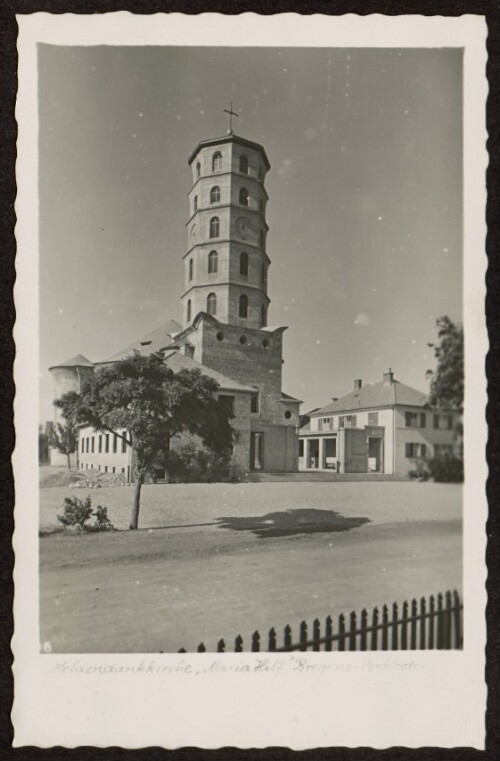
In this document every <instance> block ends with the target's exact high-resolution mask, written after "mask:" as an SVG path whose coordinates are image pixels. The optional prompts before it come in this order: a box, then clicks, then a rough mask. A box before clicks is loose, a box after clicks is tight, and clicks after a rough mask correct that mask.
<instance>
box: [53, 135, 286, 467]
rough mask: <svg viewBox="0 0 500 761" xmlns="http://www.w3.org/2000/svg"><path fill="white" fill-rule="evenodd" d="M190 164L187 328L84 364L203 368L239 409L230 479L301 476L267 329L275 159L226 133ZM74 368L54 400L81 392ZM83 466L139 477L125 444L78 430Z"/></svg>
mask: <svg viewBox="0 0 500 761" xmlns="http://www.w3.org/2000/svg"><path fill="white" fill-rule="evenodd" d="M188 162H189V166H190V169H191V177H192V184H191V188H190V190H189V193H188V200H189V213H188V221H187V237H188V243H187V251H186V254H185V255H184V257H183V262H184V273H185V286H184V292H183V293H182V295H181V303H182V314H183V324H182V325H180V324H178V323H177V322H176V321H174V320H170V321H169V322H168V323H166V324H165V325H163V326H161V327H160V328H158V329H156V330H155V331H153V332H152V333H150V334H148V335H147V336H144V337H143V338H141V339H139V340H138V341H135V342H133V343H131V344H130V345H129V346H127V347H126V349H124V350H123V351H121V352H118V353H117V354H115V355H113V356H112V357H110V358H108V359H105V360H103V361H101V362H97V363H95V364H92V363H90V362H88V360H85V362H86V363H88V365H85V367H86V368H87V369H88V368H89V367H90V372H93V371H95V370H96V369H98V368H99V366H104V365H109V364H112V363H114V362H117V361H119V360H120V359H123V358H124V357H126V356H128V355H130V354H131V353H132V352H133V351H138V352H139V353H141V354H150V353H152V352H154V351H161V352H163V353H164V356H165V362H166V364H167V365H168V366H170V367H172V368H173V369H174V370H175V369H180V368H181V367H188V368H198V369H199V370H200V371H201V372H202V373H204V374H206V375H209V376H210V377H213V378H215V379H216V380H217V382H218V383H219V392H218V393H219V396H222V397H225V398H227V401H228V404H230V406H231V409H232V410H233V414H234V417H233V421H232V423H233V427H234V428H235V431H236V440H235V444H234V452H233V457H232V462H231V475H232V476H234V477H243V476H245V475H246V474H247V473H248V472H249V471H252V470H254V471H259V470H262V471H274V472H276V471H281V472H292V471H296V470H297V469H298V436H297V430H298V425H299V406H300V400H298V399H295V398H294V397H291V396H289V395H287V394H285V393H284V392H283V391H282V364H283V333H284V331H285V330H286V328H285V327H284V326H279V327H268V325H267V311H268V306H269V302H270V299H269V296H268V287H267V283H268V268H269V265H270V259H269V256H268V254H267V250H266V236H267V230H268V226H267V222H266V206H267V200H268V197H267V193H266V190H265V186H264V182H265V176H266V173H267V171H268V170H269V168H270V164H269V160H268V158H267V156H266V153H265V150H264V148H263V147H262V146H261V145H259V144H258V143H254V142H252V141H250V140H247V139H245V138H241V137H238V136H237V135H234V134H233V133H232V132H229V133H228V134H227V135H225V136H223V137H218V138H214V139H211V140H203V141H202V142H200V143H199V144H198V145H197V146H196V148H195V149H194V150H193V151H192V153H191V154H190V156H189V159H188ZM83 359H85V358H83ZM63 367H64V368H66V373H65V377H64V379H61V377H60V373H59V370H60V368H63ZM77 369H78V371H79V368H77V367H75V366H74V364H73V365H72V367H71V368H70V369H68V366H67V363H64V364H63V365H61V366H58V367H53V368H51V372H52V374H53V377H54V381H55V398H57V397H58V396H61V395H62V393H64V392H65V391H68V390H79V389H78V388H76V385H75V384H77V383H79V380H78V378H79V376H78V373H77ZM69 375H71V379H72V382H73V384H74V387H73V388H70V386H71V383H69V385H68V378H69ZM66 376H67V377H66ZM172 445H173V446H174V447H175V441H174V442H173V444H172ZM78 467H79V468H80V469H81V470H88V469H95V468H97V469H98V470H101V471H103V470H104V471H105V472H112V473H123V474H125V475H126V476H127V478H128V479H130V478H131V477H132V471H133V468H132V463H131V459H130V452H129V451H127V446H126V445H125V446H124V445H122V443H121V441H120V440H119V439H117V441H115V440H114V438H113V436H112V435H110V436H109V437H108V438H107V439H106V435H103V436H101V435H100V434H98V433H96V432H93V431H92V430H91V429H89V428H82V429H81V430H80V442H79V451H78Z"/></svg>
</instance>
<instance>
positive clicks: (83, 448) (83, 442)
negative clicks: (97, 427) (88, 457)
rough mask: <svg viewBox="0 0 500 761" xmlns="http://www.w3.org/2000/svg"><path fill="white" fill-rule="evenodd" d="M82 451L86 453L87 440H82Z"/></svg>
mask: <svg viewBox="0 0 500 761" xmlns="http://www.w3.org/2000/svg"><path fill="white" fill-rule="evenodd" d="M81 451H82V452H85V439H82V440H81Z"/></svg>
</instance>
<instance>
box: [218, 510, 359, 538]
mask: <svg viewBox="0 0 500 761" xmlns="http://www.w3.org/2000/svg"><path fill="white" fill-rule="evenodd" d="M365 523H370V519H369V518H346V517H345V516H344V515H341V514H340V513H336V512H335V511H334V510H316V509H314V508H303V509H299V510H283V511H280V512H275V513H267V515H259V516H256V517H251V518H239V517H235V516H230V517H227V518H218V519H217V524H218V525H219V528H228V529H232V530H233V531H253V533H254V534H256V535H257V536H258V537H260V538H261V539H265V538H266V537H276V536H293V535H294V534H318V533H329V532H334V531H350V530H351V529H352V528H358V527H359V526H363V525H364V524H365Z"/></svg>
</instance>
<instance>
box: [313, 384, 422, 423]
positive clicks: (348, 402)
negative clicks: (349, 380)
mask: <svg viewBox="0 0 500 761" xmlns="http://www.w3.org/2000/svg"><path fill="white" fill-rule="evenodd" d="M395 404H401V405H405V406H408V407H426V406H428V404H429V397H428V396H427V394H424V393H423V392H422V391H418V390H417V389H416V388H412V387H411V386H406V385H405V384H404V383H400V382H399V381H397V380H393V382H392V383H383V382H380V383H367V384H366V385H365V386H362V387H361V388H360V389H359V390H357V391H351V393H350V394H346V395H345V396H343V397H341V398H340V399H338V400H337V401H336V402H330V404H327V405H326V407H320V409H319V410H314V411H312V412H311V413H309V414H310V415H311V416H312V417H320V416H322V415H327V414H331V413H335V412H350V411H354V410H362V409H372V408H376V407H393V406H394V405H395Z"/></svg>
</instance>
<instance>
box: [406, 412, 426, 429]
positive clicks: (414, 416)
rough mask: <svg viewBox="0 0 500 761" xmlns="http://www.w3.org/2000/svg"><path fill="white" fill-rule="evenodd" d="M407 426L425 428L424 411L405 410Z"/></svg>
mask: <svg viewBox="0 0 500 761" xmlns="http://www.w3.org/2000/svg"><path fill="white" fill-rule="evenodd" d="M405 426H406V427H407V428H425V412H405Z"/></svg>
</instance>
